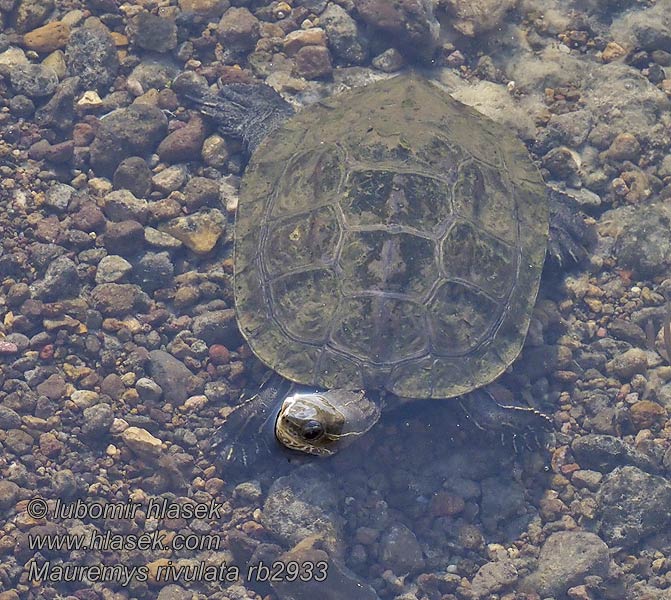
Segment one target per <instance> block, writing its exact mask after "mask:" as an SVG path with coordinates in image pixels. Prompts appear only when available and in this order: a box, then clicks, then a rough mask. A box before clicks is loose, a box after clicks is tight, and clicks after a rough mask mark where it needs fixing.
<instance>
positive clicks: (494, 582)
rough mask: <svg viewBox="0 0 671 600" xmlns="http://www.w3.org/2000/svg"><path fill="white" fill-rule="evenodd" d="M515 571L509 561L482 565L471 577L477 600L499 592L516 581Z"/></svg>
mask: <svg viewBox="0 0 671 600" xmlns="http://www.w3.org/2000/svg"><path fill="white" fill-rule="evenodd" d="M517 578H518V575H517V569H516V568H515V565H514V564H513V562H512V561H510V560H497V561H494V562H488V563H485V564H484V565H482V566H481V567H480V568H479V569H478V572H477V573H476V574H475V577H473V585H472V589H473V592H474V593H475V594H476V596H477V597H478V598H486V597H488V596H489V594H493V593H495V592H500V591H501V590H503V589H504V588H506V587H508V586H510V585H512V584H514V583H515V582H516V581H517Z"/></svg>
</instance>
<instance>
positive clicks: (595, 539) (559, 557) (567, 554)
mask: <svg viewBox="0 0 671 600" xmlns="http://www.w3.org/2000/svg"><path fill="white" fill-rule="evenodd" d="M609 560H610V558H609V553H608V546H607V545H606V544H605V543H604V542H603V540H602V539H601V538H599V536H597V535H595V534H593V533H589V532H587V531H558V532H556V533H553V534H552V535H551V536H550V537H549V538H548V539H547V540H546V541H545V543H544V544H543V547H542V548H541V553H540V556H539V557H538V568H537V569H536V571H535V572H533V573H532V574H531V575H529V576H528V577H527V578H526V579H525V580H524V581H523V583H522V588H523V589H525V590H533V591H536V592H538V593H539V594H540V595H541V597H543V598H544V597H546V596H555V597H559V596H561V595H563V594H565V593H566V592H567V590H568V589H569V588H570V587H572V586H574V585H577V584H579V583H582V581H583V580H584V578H585V577H587V576H597V577H605V576H606V575H607V574H608V563H609Z"/></svg>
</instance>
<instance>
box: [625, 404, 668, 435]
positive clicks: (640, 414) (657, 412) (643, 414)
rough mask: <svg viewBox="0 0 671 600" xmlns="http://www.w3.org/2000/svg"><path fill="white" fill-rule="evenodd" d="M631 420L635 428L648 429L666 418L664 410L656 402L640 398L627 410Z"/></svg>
mask: <svg viewBox="0 0 671 600" xmlns="http://www.w3.org/2000/svg"><path fill="white" fill-rule="evenodd" d="M629 414H630V417H631V422H632V423H633V425H634V427H636V429H638V430H641V429H649V428H651V427H653V426H654V425H656V424H658V423H661V422H662V421H664V419H666V410H665V409H664V407H663V406H660V405H659V404H657V403H656V402H651V401H650V400H640V401H638V402H636V403H635V404H632V406H631V409H630V410H629Z"/></svg>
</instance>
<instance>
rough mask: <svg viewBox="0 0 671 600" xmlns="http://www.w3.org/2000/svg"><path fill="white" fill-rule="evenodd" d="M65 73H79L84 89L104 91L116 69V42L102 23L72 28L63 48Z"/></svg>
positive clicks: (77, 75) (114, 75)
mask: <svg viewBox="0 0 671 600" xmlns="http://www.w3.org/2000/svg"><path fill="white" fill-rule="evenodd" d="M65 60H66V62H67V65H68V74H69V75H70V76H75V77H79V78H80V81H81V85H82V87H83V88H84V89H87V90H97V91H98V92H105V91H107V89H108V88H109V86H110V85H111V84H112V82H113V81H114V78H115V77H116V74H117V71H118V70H119V58H118V56H117V51H116V46H115V45H114V40H113V39H112V36H111V35H110V33H109V31H108V30H107V29H106V28H105V27H102V26H95V27H80V28H79V29H75V30H74V31H73V32H72V33H71V34H70V38H69V40H68V45H67V47H66V49H65Z"/></svg>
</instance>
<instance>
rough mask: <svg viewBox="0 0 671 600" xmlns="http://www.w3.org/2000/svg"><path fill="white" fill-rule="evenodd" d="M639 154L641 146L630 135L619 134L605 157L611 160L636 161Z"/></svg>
mask: <svg viewBox="0 0 671 600" xmlns="http://www.w3.org/2000/svg"><path fill="white" fill-rule="evenodd" d="M640 154H641V145H640V144H639V143H638V140H637V139H636V138H635V137H634V136H633V135H632V134H631V133H620V134H619V135H617V137H616V138H615V139H614V140H613V142H612V143H611V145H610V147H609V148H608V150H606V155H607V157H608V158H609V159H611V160H637V159H638V157H639V156H640Z"/></svg>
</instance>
